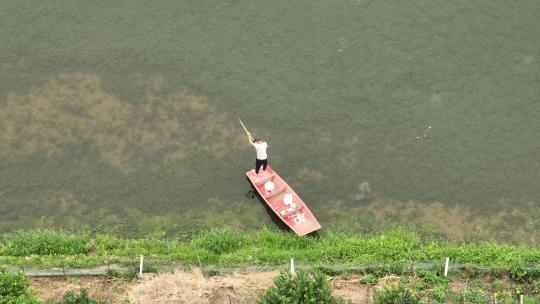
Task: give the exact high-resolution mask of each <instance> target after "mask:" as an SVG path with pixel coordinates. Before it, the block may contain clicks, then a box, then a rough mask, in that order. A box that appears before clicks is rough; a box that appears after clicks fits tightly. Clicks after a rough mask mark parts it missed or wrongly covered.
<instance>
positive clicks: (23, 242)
mask: <svg viewBox="0 0 540 304" xmlns="http://www.w3.org/2000/svg"><path fill="white" fill-rule="evenodd" d="M90 248H91V244H90V242H89V239H88V236H87V235H85V234H73V233H67V232H62V231H60V232H56V231H50V230H27V231H18V232H13V233H7V234H4V235H3V236H2V246H1V247H0V254H1V255H7V256H27V255H32V254H36V255H57V254H81V253H86V252H88V251H89V250H90Z"/></svg>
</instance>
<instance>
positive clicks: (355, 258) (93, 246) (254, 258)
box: [0, 228, 540, 303]
mask: <svg viewBox="0 0 540 304" xmlns="http://www.w3.org/2000/svg"><path fill="white" fill-rule="evenodd" d="M0 252H1V254H2V256H0V265H11V266H12V267H11V268H15V267H20V268H23V269H25V270H29V269H48V268H54V267H65V268H66V269H78V268H94V267H97V266H100V265H105V264H118V265H121V266H122V267H127V268H128V269H130V270H129V271H128V272H127V273H123V272H117V271H116V270H110V271H109V272H108V273H107V275H108V276H110V277H115V278H118V279H121V280H131V279H132V278H133V276H134V273H136V272H137V271H136V267H138V261H139V259H138V257H139V255H141V254H142V255H145V261H146V264H145V268H147V269H146V270H148V271H151V270H152V271H156V270H157V269H156V268H158V269H159V267H158V266H166V267H164V268H163V269H170V268H171V267H177V266H186V267H190V266H203V267H204V268H206V269H209V270H211V269H225V268H228V267H244V266H246V267H247V266H259V267H263V268H264V267H266V266H280V267H283V265H286V264H287V263H288V261H289V259H290V258H294V259H295V260H296V261H297V265H298V267H299V268H302V267H303V266H311V267H313V268H315V269H319V270H321V271H322V272H325V273H327V274H334V275H348V274H350V273H352V272H356V273H361V274H362V275H363V276H364V277H363V278H362V279H361V281H360V282H361V283H362V284H368V285H377V284H378V283H379V280H380V279H381V278H383V277H385V276H388V275H398V278H399V282H400V284H403V285H404V286H406V287H407V288H408V289H410V290H411V291H412V292H413V294H415V295H416V296H419V297H420V298H422V299H424V300H426V301H428V302H429V301H431V302H429V303H462V302H463V299H467V301H473V300H475V299H481V300H482V301H483V300H484V298H486V299H487V297H488V296H489V297H490V299H491V298H493V297H495V296H497V297H498V299H499V300H503V299H511V298H512V297H515V295H517V294H519V293H520V292H522V293H523V292H524V293H525V294H527V295H530V296H531V297H536V298H537V297H538V295H539V294H540V287H539V286H540V283H539V282H540V247H526V246H512V245H507V244H500V243H496V242H486V241H484V242H469V243H452V242H448V241H435V240H433V239H426V238H425V237H421V236H420V235H419V234H417V233H415V232H411V231H409V230H406V229H399V228H397V229H392V230H387V231H384V232H380V233H372V234H347V233H337V232H324V233H321V234H320V235H319V236H312V237H310V236H308V237H298V236H296V235H294V234H292V233H289V232H282V231H274V230H270V229H269V228H261V229H259V230H253V231H249V232H241V231H237V230H233V229H230V228H216V229H211V230H207V231H204V232H199V233H198V234H197V235H194V236H193V238H192V239H191V240H185V239H159V238H156V237H154V236H148V237H140V238H123V237H118V236H115V235H111V234H102V233H99V234H91V233H81V234H77V233H69V232H65V231H59V232H57V231H51V230H36V231H32V230H27V231H19V232H14V233H10V234H5V235H2V236H1V241H0ZM445 257H450V259H451V262H452V264H451V265H453V266H456V267H455V268H453V269H452V270H451V277H443V276H442V272H443V270H442V269H443V268H442V267H443V263H444V258H445ZM411 263H412V265H414V266H417V268H416V269H415V270H411V268H410V266H411ZM162 271H163V270H162ZM456 280H457V281H459V282H463V281H466V280H468V281H469V282H470V284H469V285H470V289H468V290H464V291H460V292H455V291H454V290H453V289H452V288H453V287H452V282H453V281H456ZM471 282H473V283H474V284H473V283H471ZM490 282H491V283H490ZM475 284H476V285H475ZM507 285H508V286H507ZM536 298H530V299H536Z"/></svg>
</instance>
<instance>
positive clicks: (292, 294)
mask: <svg viewBox="0 0 540 304" xmlns="http://www.w3.org/2000/svg"><path fill="white" fill-rule="evenodd" d="M257 302H258V303H260V304H286V303H327V304H344V303H345V301H344V300H343V299H341V298H337V297H333V296H332V288H331V287H330V284H329V283H328V280H327V278H326V275H324V274H323V273H321V272H318V271H316V272H314V273H313V274H308V273H306V272H304V271H298V273H297V274H296V275H292V274H291V273H289V272H282V273H280V274H279V276H277V277H276V278H275V279H274V286H272V287H270V288H269V289H268V290H267V291H266V292H265V293H263V294H261V295H260V296H259V298H258V301H257Z"/></svg>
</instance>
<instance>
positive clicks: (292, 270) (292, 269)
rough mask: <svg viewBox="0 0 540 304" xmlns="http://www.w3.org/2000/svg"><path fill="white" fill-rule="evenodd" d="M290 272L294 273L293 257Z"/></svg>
mask: <svg viewBox="0 0 540 304" xmlns="http://www.w3.org/2000/svg"><path fill="white" fill-rule="evenodd" d="M291 274H294V259H293V258H291Z"/></svg>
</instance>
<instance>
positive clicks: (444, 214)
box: [0, 0, 540, 243]
mask: <svg viewBox="0 0 540 304" xmlns="http://www.w3.org/2000/svg"><path fill="white" fill-rule="evenodd" d="M1 4H2V5H1V7H2V9H1V10H0V41H1V43H0V231H10V230H15V229H20V228H26V227H42V228H66V229H76V228H81V227H86V228H91V229H106V230H115V231H116V230H129V231H135V232H138V233H152V234H156V235H165V234H166V235H174V234H176V233H179V231H182V230H183V229H186V227H214V226H221V225H230V226H233V227H237V228H241V229H249V228H253V227H257V226H258V225H261V224H266V225H274V224H273V222H272V219H271V217H270V216H269V214H268V213H267V211H266V209H265V208H264V206H263V205H262V204H261V203H260V202H258V201H257V199H252V198H251V195H250V190H251V187H250V185H249V183H248V182H247V180H246V179H245V177H244V172H245V171H246V170H248V169H250V168H251V166H252V165H253V161H254V155H255V154H254V151H252V148H251V147H250V146H249V145H248V144H247V139H246V137H245V135H244V133H243V130H242V128H241V126H240V125H239V124H238V118H242V120H243V121H244V122H245V123H246V125H247V127H248V128H250V129H251V131H252V133H255V134H256V135H260V136H262V137H263V138H265V139H266V140H267V141H268V142H269V144H270V148H269V155H270V164H271V165H272V166H273V168H274V169H275V170H276V171H277V172H279V173H280V175H281V176H282V177H284V178H285V179H286V180H287V182H288V183H289V184H290V185H292V186H293V187H294V188H295V190H296V191H297V192H298V193H299V194H300V195H301V196H302V198H303V199H304V200H305V201H306V202H307V203H308V204H309V206H310V208H311V209H312V211H313V212H314V213H315V214H316V215H317V217H318V218H319V221H320V222H321V224H322V225H323V227H325V228H328V227H332V228H334V229H354V230H369V229H373V228H384V227H386V226H392V225H396V224H398V225H412V226H414V227H416V228H418V229H419V230H421V231H426V232H432V233H441V234H444V235H447V236H450V237H456V238H471V237H488V238H492V237H495V238H502V239H506V240H517V241H521V242H532V243H534V242H536V241H538V240H539V238H540V234H539V232H538V231H540V220H539V218H540V187H539V185H540V173H539V172H540V153H539V152H538V151H540V141H539V140H538V130H540V68H539V67H540V64H539V62H540V30H539V29H540V2H538V1H535V0H520V1H502V0H493V1H427V0H411V1H406V2H402V1H372V0H355V1H353V0H337V1H336V0H321V1H271V2H269V1H247V0H246V1H244V0H230V1H205V0H197V1H188V0H184V1H114V2H106V1H91V2H88V1H40V2H36V1H1ZM190 229H191V228H190Z"/></svg>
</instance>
